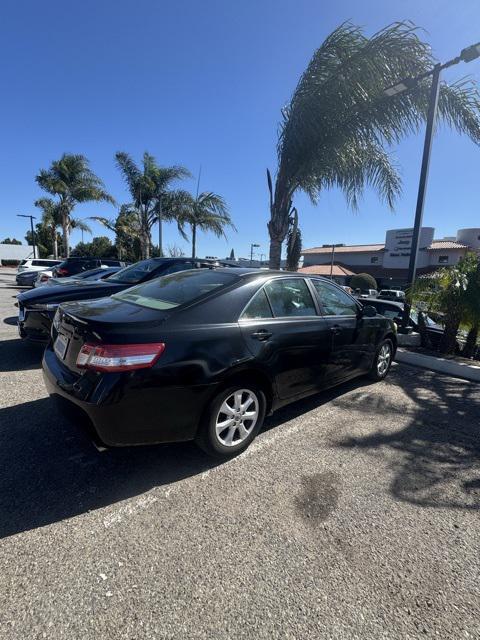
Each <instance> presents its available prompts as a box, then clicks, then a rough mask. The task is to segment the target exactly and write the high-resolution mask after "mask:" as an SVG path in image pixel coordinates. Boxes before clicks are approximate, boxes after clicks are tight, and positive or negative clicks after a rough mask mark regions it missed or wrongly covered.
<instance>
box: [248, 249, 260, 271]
mask: <svg viewBox="0 0 480 640" xmlns="http://www.w3.org/2000/svg"><path fill="white" fill-rule="evenodd" d="M259 246H260V245H259V244H251V245H250V266H251V267H252V266H253V249H254V248H255V247H259Z"/></svg>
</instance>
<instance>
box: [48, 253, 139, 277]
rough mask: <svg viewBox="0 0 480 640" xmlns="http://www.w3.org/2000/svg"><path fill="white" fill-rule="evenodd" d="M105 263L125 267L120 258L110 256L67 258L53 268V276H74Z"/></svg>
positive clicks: (108, 265)
mask: <svg viewBox="0 0 480 640" xmlns="http://www.w3.org/2000/svg"><path fill="white" fill-rule="evenodd" d="M102 265H105V266H106V267H125V266H126V263H125V262H122V261H121V260H113V259H112V260H111V259H110V258H67V259H66V260H64V261H63V262H61V263H60V264H59V265H57V266H56V267H55V268H54V269H53V277H54V278H66V277H68V276H74V275H76V274H77V273H81V272H82V271H90V270H91V269H96V268H97V267H101V266H102Z"/></svg>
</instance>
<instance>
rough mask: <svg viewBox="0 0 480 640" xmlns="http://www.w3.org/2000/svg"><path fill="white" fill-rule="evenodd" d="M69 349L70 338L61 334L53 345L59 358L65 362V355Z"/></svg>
mask: <svg viewBox="0 0 480 640" xmlns="http://www.w3.org/2000/svg"><path fill="white" fill-rule="evenodd" d="M67 347H68V338H67V337H66V336H64V335H62V334H61V333H59V334H58V336H57V339H56V340H55V343H54V345H53V350H54V351H55V353H56V354H57V357H58V358H59V359H60V360H63V359H64V358H65V354H66V353H67Z"/></svg>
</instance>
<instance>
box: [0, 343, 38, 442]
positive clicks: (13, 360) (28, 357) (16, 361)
mask: <svg viewBox="0 0 480 640" xmlns="http://www.w3.org/2000/svg"><path fill="white" fill-rule="evenodd" d="M44 349H45V345H42V344H34V343H31V342H24V341H23V340H21V339H20V338H14V339H13V340H2V342H1V343H0V372H1V371H19V370H26V369H39V368H40V367H41V365H42V356H43V350H44ZM0 425H1V422H0ZM0 429H1V427H0Z"/></svg>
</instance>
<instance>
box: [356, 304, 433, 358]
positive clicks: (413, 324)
mask: <svg viewBox="0 0 480 640" xmlns="http://www.w3.org/2000/svg"><path fill="white" fill-rule="evenodd" d="M362 303H364V304H367V305H370V306H372V307H375V309H376V310H377V313H379V314H381V315H382V316H385V317H386V318H390V319H391V320H393V321H394V322H395V323H396V324H397V325H398V326H400V325H401V323H402V320H403V310H404V306H405V305H404V304H403V303H401V302H393V300H392V301H390V300H380V299H379V298H367V299H362ZM423 317H424V319H425V325H426V329H427V333H428V337H429V338H430V342H431V344H432V347H433V348H434V349H436V348H437V347H438V345H439V344H440V340H441V338H442V335H443V332H444V328H443V327H442V325H440V324H437V323H436V322H435V321H434V320H432V318H430V316H429V315H428V314H426V313H424V314H423ZM407 326H408V327H410V328H411V329H412V330H413V331H417V332H418V331H419V327H418V310H417V309H411V310H410V316H409V320H408V325H407Z"/></svg>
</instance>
